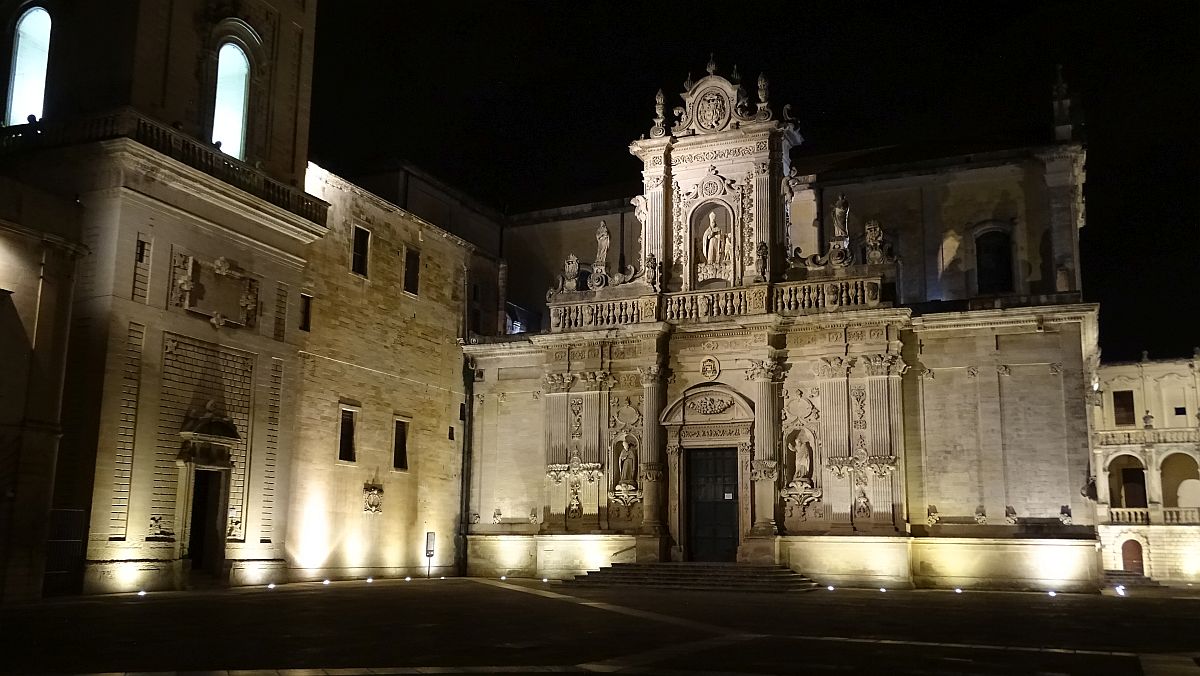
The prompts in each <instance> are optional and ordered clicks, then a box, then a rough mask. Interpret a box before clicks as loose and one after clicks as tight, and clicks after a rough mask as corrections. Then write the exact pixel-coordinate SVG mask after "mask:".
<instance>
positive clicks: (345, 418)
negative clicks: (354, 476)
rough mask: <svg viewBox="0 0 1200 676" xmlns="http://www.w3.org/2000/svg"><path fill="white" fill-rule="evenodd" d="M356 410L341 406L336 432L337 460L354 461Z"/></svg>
mask: <svg viewBox="0 0 1200 676" xmlns="http://www.w3.org/2000/svg"><path fill="white" fill-rule="evenodd" d="M356 422H358V411H356V410H354V409H352V408H346V407H342V424H341V430H340V431H339V433H338V460H341V461H342V462H354V428H355V423H356Z"/></svg>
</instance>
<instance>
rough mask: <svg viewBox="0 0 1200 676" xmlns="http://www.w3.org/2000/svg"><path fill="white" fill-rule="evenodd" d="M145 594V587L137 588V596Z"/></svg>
mask: <svg viewBox="0 0 1200 676" xmlns="http://www.w3.org/2000/svg"><path fill="white" fill-rule="evenodd" d="M145 595H146V590H145V589H141V590H139V591H138V596H145Z"/></svg>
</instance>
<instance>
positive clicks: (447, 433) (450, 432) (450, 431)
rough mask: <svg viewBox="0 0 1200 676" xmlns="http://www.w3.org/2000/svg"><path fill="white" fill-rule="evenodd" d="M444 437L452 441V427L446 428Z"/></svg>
mask: <svg viewBox="0 0 1200 676" xmlns="http://www.w3.org/2000/svg"><path fill="white" fill-rule="evenodd" d="M446 437H447V438H448V439H450V441H454V425H451V426H449V427H447V428H446Z"/></svg>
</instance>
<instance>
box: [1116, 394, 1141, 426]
mask: <svg viewBox="0 0 1200 676" xmlns="http://www.w3.org/2000/svg"><path fill="white" fill-rule="evenodd" d="M1113 420H1114V422H1116V423H1117V424H1118V425H1136V424H1137V421H1136V416H1135V415H1134V410H1133V390H1119V391H1117V392H1113Z"/></svg>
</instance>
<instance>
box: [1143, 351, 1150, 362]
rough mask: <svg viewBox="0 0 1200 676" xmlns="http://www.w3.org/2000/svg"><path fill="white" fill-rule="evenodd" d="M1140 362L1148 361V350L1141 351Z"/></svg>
mask: <svg viewBox="0 0 1200 676" xmlns="http://www.w3.org/2000/svg"><path fill="white" fill-rule="evenodd" d="M1142 361H1150V350H1142Z"/></svg>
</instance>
